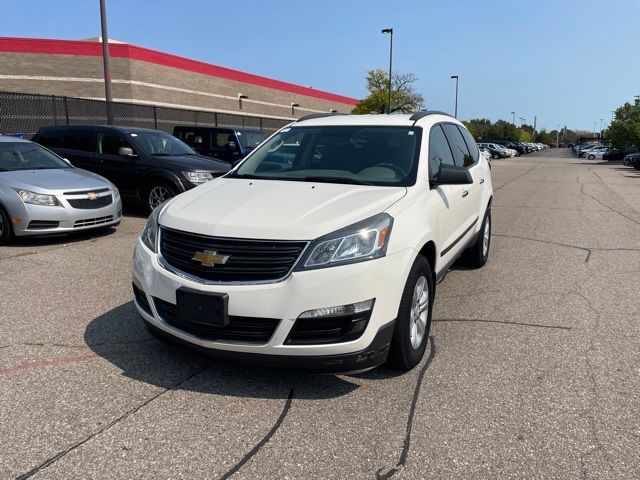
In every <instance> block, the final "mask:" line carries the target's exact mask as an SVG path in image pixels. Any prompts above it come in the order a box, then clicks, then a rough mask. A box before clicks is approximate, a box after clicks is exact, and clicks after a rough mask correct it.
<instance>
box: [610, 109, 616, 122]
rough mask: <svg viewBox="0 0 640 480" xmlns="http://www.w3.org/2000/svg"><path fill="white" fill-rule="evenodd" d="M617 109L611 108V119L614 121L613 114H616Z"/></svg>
mask: <svg viewBox="0 0 640 480" xmlns="http://www.w3.org/2000/svg"><path fill="white" fill-rule="evenodd" d="M615 113H616V111H615V110H611V121H612V122H613V116H614V115H615Z"/></svg>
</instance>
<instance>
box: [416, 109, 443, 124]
mask: <svg viewBox="0 0 640 480" xmlns="http://www.w3.org/2000/svg"><path fill="white" fill-rule="evenodd" d="M429 115H446V116H447V117H450V116H451V114H449V113H447V112H440V111H439V110H422V111H421V112H416V113H414V114H413V115H411V117H409V120H413V124H414V125H415V123H416V122H417V121H418V120H420V119H421V118H424V117H428V116H429Z"/></svg>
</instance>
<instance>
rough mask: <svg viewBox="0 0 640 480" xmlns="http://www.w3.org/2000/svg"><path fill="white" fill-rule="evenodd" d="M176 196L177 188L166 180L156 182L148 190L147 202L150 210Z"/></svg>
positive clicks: (147, 207) (146, 194)
mask: <svg viewBox="0 0 640 480" xmlns="http://www.w3.org/2000/svg"><path fill="white" fill-rule="evenodd" d="M175 196H176V191H175V188H174V187H172V186H171V185H169V184H168V183H165V182H157V183H156V182H154V183H152V184H151V185H150V186H149V187H148V188H147V190H146V193H145V202H146V205H145V207H146V209H147V211H148V212H153V210H154V209H155V208H156V207H157V206H158V205H161V204H163V203H164V202H166V201H167V200H169V199H171V198H173V197H175Z"/></svg>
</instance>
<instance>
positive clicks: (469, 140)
mask: <svg viewBox="0 0 640 480" xmlns="http://www.w3.org/2000/svg"><path fill="white" fill-rule="evenodd" d="M458 130H460V133H462V137H463V138H464V141H465V143H466V144H467V148H468V149H469V154H470V155H471V163H470V164H469V165H465V167H470V166H471V165H473V164H474V163H476V162H477V161H478V157H479V156H480V152H479V151H478V144H477V143H476V141H475V140H474V139H473V136H471V134H470V133H469V130H467V129H466V128H463V127H460V126H458Z"/></svg>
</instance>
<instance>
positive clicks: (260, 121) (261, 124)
mask: <svg viewBox="0 0 640 480" xmlns="http://www.w3.org/2000/svg"><path fill="white" fill-rule="evenodd" d="M260 130H262V117H260Z"/></svg>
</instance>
